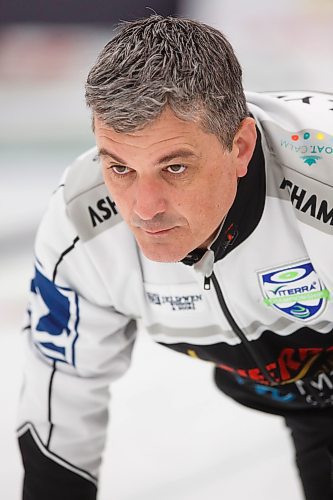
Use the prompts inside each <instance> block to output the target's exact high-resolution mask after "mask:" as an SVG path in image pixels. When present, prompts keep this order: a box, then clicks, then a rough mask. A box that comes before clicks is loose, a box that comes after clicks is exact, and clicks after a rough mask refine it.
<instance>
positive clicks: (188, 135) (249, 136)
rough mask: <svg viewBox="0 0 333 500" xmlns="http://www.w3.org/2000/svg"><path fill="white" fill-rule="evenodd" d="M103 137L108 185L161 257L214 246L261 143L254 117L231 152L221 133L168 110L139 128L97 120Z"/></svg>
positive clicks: (150, 250)
mask: <svg viewBox="0 0 333 500" xmlns="http://www.w3.org/2000/svg"><path fill="white" fill-rule="evenodd" d="M95 134H96V142H97V146H98V149H99V155H100V159H101V162H102V168H103V176H104V180H105V184H106V186H107V188H108V190H109V191H110V193H111V196H112V198H113V199H114V201H115V202H116V205H117V208H118V209H119V211H120V213H121V215H122V217H123V218H124V220H125V222H126V223H127V224H128V226H129V228H130V229H131V231H132V232H133V234H134V236H135V238H136V241H137V243H138V245H139V247H140V248H141V250H142V252H143V253H144V255H145V256H146V257H147V258H148V259H151V260H154V261H159V262H176V261H179V260H181V259H183V258H184V257H185V256H186V255H187V254H188V253H189V252H190V251H192V250H193V249H195V248H197V247H204V248H205V247H206V246H207V245H209V243H211V241H212V240H213V238H214V236H215V234H216V231H217V229H218V227H219V225H220V224H221V221H222V220H223V218H224V216H225V215H226V214H227V212H228V210H229V208H230V207H231V205H232V203H233V201H234V198H235V194H236V188H237V179H238V177H242V176H243V175H245V174H246V170H247V165H248V162H249V160H250V158H251V156H252V152H253V147H254V144H255V126H254V122H253V120H252V119H251V118H246V119H245V120H244V121H243V122H242V125H241V127H240V129H239V131H238V133H237V134H236V137H235V140H234V145H233V149H232V151H227V150H226V149H225V148H224V147H223V146H222V144H221V142H220V141H219V140H218V138H217V137H216V136H215V135H214V134H211V133H208V132H205V131H203V129H202V128H201V127H200V125H199V124H198V123H195V122H193V121H183V120H180V119H179V118H177V117H176V115H175V114H174V113H173V112H172V111H171V110H170V109H168V108H167V109H165V110H164V111H163V113H162V114H161V116H160V117H159V118H158V119H157V120H155V121H154V122H152V123H150V124H149V125H147V126H145V127H144V128H143V129H141V130H138V131H134V132H131V133H117V132H115V131H114V130H113V129H112V128H109V127H107V126H106V125H105V124H104V123H103V122H102V121H100V120H99V119H98V118H95Z"/></svg>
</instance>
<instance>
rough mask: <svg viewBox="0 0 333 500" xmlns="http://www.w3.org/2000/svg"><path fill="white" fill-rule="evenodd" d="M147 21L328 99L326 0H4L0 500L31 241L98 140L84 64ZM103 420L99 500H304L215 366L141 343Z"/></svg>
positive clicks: (11, 454)
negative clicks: (196, 27) (226, 45)
mask: <svg viewBox="0 0 333 500" xmlns="http://www.w3.org/2000/svg"><path fill="white" fill-rule="evenodd" d="M152 11H153V12H157V13H160V14H166V15H168V14H171V15H183V16H188V17H192V18H195V19H198V20H202V21H204V22H206V23H208V24H211V25H213V26H215V27H217V28H219V29H221V30H222V31H223V32H224V33H225V34H226V35H227V37H228V38H229V40H230V42H231V43H232V45H233V46H234V48H235V50H236V54H237V55H238V58H239V60H240V62H241V64H242V66H243V70H244V86H245V88H246V89H248V90H259V91H260V90H279V89H309V90H322V91H328V92H332V90H333V61H332V46H333V30H332V21H333V2H332V1H331V0H317V1H316V2H314V1H313V0H280V1H279V2H267V0H252V1H251V2H248V1H247V0H206V1H205V2H202V1H200V0H182V1H181V0H178V1H177V0H145V1H141V0H140V1H139V0H122V1H121V2H116V1H113V0H95V1H94V2H91V1H87V0H66V1H65V0H57V1H56V2H51V1H44V2H40V1H39V0H29V2H25V1H24V0H16V1H12V2H9V1H6V0H0V110H1V112H0V116H1V120H0V206H1V212H0V214H1V216H0V328H1V336H0V342H1V344H0V348H1V352H2V356H1V364H0V370H1V371H0V398H1V403H2V406H1V408H2V411H1V426H0V442H1V445H2V446H1V452H0V453H1V457H0V461H1V464H2V467H1V468H0V497H1V498H5V499H6V500H19V498H20V489H21V475H22V469H21V465H20V460H19V455H18V450H17V446H16V441H15V436H14V431H15V425H16V404H17V398H18V393H19V388H20V383H21V367H22V363H23V361H22V353H21V346H20V333H19V332H20V325H21V321H22V316H23V313H24V309H25V303H26V300H27V290H28V284H29V278H30V273H31V266H32V262H33V239H34V233H35V231H36V228H37V225H38V222H39V220H40V218H41V216H42V214H43V212H44V210H45V207H46V205H47V200H48V198H49V196H50V194H51V193H52V190H53V189H54V188H55V186H56V185H57V182H58V179H59V177H60V175H61V172H62V171H63V169H64V168H65V166H66V165H67V164H68V163H69V162H71V161H72V160H73V159H74V158H75V157H76V156H77V155H78V154H80V153H82V152H83V151H84V150H86V149H88V148H89V147H91V146H92V145H93V144H94V138H93V135H92V133H91V131H90V116H89V113H88V111H87V110H86V107H85V103H84V81H85V78H86V75H87V72H88V70H89V68H90V66H91V65H92V64H93V63H94V61H95V59H96V57H97V54H98V52H99V51H100V50H101V49H102V47H103V45H104V44H105V43H106V42H107V41H108V40H109V39H110V38H111V37H112V33H113V28H114V25H115V24H116V23H117V22H119V20H129V19H134V18H137V17H143V16H147V15H149V14H150V13H151V12H152ZM148 358H149V359H151V363H150V364H147V361H146V360H147V359H148ZM143 360H145V361H143ZM170 366H172V371H171V369H170ZM152 373H153V374H154V376H153V377H152V375H151V374H152ZM133 415H135V417H134V418H133ZM112 417H113V423H112V426H111V433H110V434H111V437H110V442H109V443H108V447H107V451H106V454H105V461H104V466H103V471H102V485H101V492H100V500H111V499H112V498H113V499H117V500H125V499H126V500H139V499H140V500H141V499H145V500H150V499H154V500H156V498H159V500H164V499H165V500H166V499H171V498H172V500H178V499H179V500H187V499H191V500H199V499H200V500H201V499H202V498H204V497H205V498H209V499H210V500H217V499H220V498H221V497H222V495H223V497H224V498H233V499H234V500H237V499H240V498H246V499H247V500H252V499H254V498H255V499H256V500H264V499H266V498H267V497H268V496H269V498H270V499H271V500H278V499H279V500H280V499H281V498H285V499H286V500H289V499H292V500H298V499H300V498H301V497H300V493H299V486H298V482H297V479H296V475H295V471H294V469H293V464H292V452H291V449H290V447H289V443H288V436H287V434H286V431H285V429H284V428H283V426H282V423H281V422H280V420H279V419H278V418H276V417H269V416H266V415H261V414H259V413H256V412H253V411H248V410H246V409H244V408H241V407H239V406H238V405H236V404H234V403H233V402H231V401H229V400H227V399H226V398H224V397H222V396H221V395H220V394H218V393H217V391H216V390H215V388H214V387H213V385H212V383H211V370H210V367H208V366H206V365H205V364H203V363H201V364H200V363H196V362H195V361H193V360H190V359H187V358H186V357H185V356H180V355H179V356H178V355H177V354H175V353H169V352H168V351H167V350H163V349H161V348H158V347H157V346H154V345H152V344H151V343H150V342H149V340H148V339H147V338H145V336H144V335H143V336H142V339H141V340H140V341H139V342H138V346H137V349H136V351H135V356H134V362H133V366H132V368H131V369H130V371H129V374H128V375H127V376H125V377H124V378H123V379H122V380H121V381H120V382H119V383H118V384H116V385H115V388H114V407H113V410H112ZM230 429H232V432H230ZM281 477H282V478H283V480H282V481H281ZM129 479H130V480H129Z"/></svg>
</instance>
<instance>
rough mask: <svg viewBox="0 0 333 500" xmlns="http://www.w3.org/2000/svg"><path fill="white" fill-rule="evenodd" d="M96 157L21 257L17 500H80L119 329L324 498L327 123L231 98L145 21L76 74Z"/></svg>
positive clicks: (328, 361) (330, 253) (73, 175)
mask: <svg viewBox="0 0 333 500" xmlns="http://www.w3.org/2000/svg"><path fill="white" fill-rule="evenodd" d="M86 99H87V103H88V106H89V107H90V108H91V110H92V116H93V127H94V131H95V135H96V142H97V149H93V150H91V151H88V153H86V154H84V155H82V156H81V157H80V158H78V160H77V161H76V162H75V163H74V164H73V165H71V166H70V167H69V169H68V170H67V171H66V173H65V175H64V178H63V181H62V183H61V184H60V186H59V188H58V190H57V191H56V192H55V194H54V195H53V197H52V199H51V202H50V206H49V209H48V211H47V214H46V215H45V217H44V219H43V221H42V223H41V226H40V229H39V232H38V236H37V241H36V274H35V277H34V279H33V281H32V286H31V301H30V308H29V317H30V321H29V325H28V326H27V328H26V330H27V332H28V333H27V337H26V340H27V346H28V354H27V369H26V376H25V386H24V391H23V394H22V403H21V413H20V418H21V425H20V429H19V437H20V446H21V450H22V455H23V461H24V465H25V469H26V475H25V481H24V494H23V498H24V500H32V499H33V500H41V499H43V500H44V499H45V498H48V499H49V500H53V499H58V498H62V499H63V500H67V499H70V500H75V499H77V500H78V499H80V500H91V499H95V498H96V491H97V475H98V468H99V465H100V457H101V452H102V449H103V446H104V441H105V433H106V425H107V404H108V386H109V383H110V381H112V380H114V379H116V378H117V377H119V376H120V375H121V374H122V373H123V372H124V371H125V370H126V368H127V367H128V364H129V362H130V355H131V350H132V347H133V343H134V340H135V330H136V320H137V319H139V318H140V319H141V321H142V323H143V325H144V327H145V328H146V329H147V331H148V332H149V333H150V334H151V336H152V337H153V338H154V339H155V340H156V341H157V342H159V343H160V344H163V345H165V346H167V347H170V348H172V349H175V350H177V351H180V352H183V353H185V354H188V355H191V356H196V357H198V358H202V359H203V360H207V361H210V362H213V363H214V364H215V366H216V369H215V380H216V383H217V385H218V387H219V388H220V389H221V390H222V391H223V392H224V393H226V394H228V395H229V396H231V397H232V398H234V399H236V400H237V401H239V402H240V403H242V404H244V405H247V406H249V407H253V408H256V409H259V410H262V411H265V412H270V413H275V414H279V415H282V416H283V417H284V418H285V419H286V422H287V425H288V426H289V427H290V428H291V430H292V434H293V439H294V442H295V447H296V457H297V464H298V467H299V470H300V476H301V479H302V484H303V487H304V491H305V498H306V499H307V500H319V499H320V500H328V499H332V498H333V493H332V485H331V483H330V481H331V479H330V477H331V472H332V459H331V455H330V447H331V445H332V444H333V425H332V423H333V409H332V402H333V380H332V378H331V370H332V364H333V357H332V351H333V343H332V338H333V307H332V302H331V294H332V287H333V272H332V270H333V238H332V233H333V202H332V178H333V169H332V167H333V164H332V158H333V138H332V136H333V120H332V117H333V114H332V110H333V104H332V98H331V97H330V96H327V95H325V94H321V95H320V94H314V93H311V92H310V93H304V92H299V93H297V92H291V93H281V94H271V95H262V94H248V96H247V103H246V101H245V97H244V93H243V89H242V83H241V68H240V66H239V63H238V61H237V59H236V58H235V55H234V53H233V50H232V48H231V46H230V45H229V43H228V42H227V41H226V40H225V38H224V37H223V35H222V34H221V33H219V32H218V31H216V30H215V29H213V28H211V27H208V26H206V25H204V24H201V23H198V22H194V21H190V20H185V19H173V18H163V17H160V16H155V15H154V16H152V17H150V18H147V19H143V20H140V21H135V22H131V23H127V24H124V25H123V26H122V27H121V29H120V31H119V33H118V34H117V35H116V36H115V37H114V39H113V40H111V41H110V42H109V43H108V44H107V45H106V47H105V48H104V50H103V51H102V53H101V54H100V56H99V59H98V61H97V62H96V64H95V65H94V67H93V68H92V70H91V71H90V73H89V76H88V80H87V86H86Z"/></svg>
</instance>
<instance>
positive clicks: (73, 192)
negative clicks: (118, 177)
mask: <svg viewBox="0 0 333 500" xmlns="http://www.w3.org/2000/svg"><path fill="white" fill-rule="evenodd" d="M64 200H65V203H66V211H67V215H68V216H69V218H70V219H71V221H72V223H73V224H74V225H75V227H76V229H77V231H78V234H79V236H80V238H81V240H82V241H88V240H90V239H92V238H94V237H95V236H97V235H98V234H99V233H101V232H103V231H105V230H107V229H109V228H110V227H112V226H114V225H116V224H118V223H120V222H121V221H122V218H121V216H120V214H119V213H118V210H117V207H116V204H115V202H114V201H113V200H112V198H111V196H110V194H109V192H108V190H107V188H106V186H105V183H104V180H103V176H102V172H101V167H100V163H99V160H98V157H97V149H96V147H94V148H91V149H90V150H88V151H86V152H85V153H83V154H82V155H80V156H79V157H78V158H77V159H76V160H75V161H74V162H73V163H72V164H71V165H70V166H69V167H68V169H67V171H66V175H65V178H64Z"/></svg>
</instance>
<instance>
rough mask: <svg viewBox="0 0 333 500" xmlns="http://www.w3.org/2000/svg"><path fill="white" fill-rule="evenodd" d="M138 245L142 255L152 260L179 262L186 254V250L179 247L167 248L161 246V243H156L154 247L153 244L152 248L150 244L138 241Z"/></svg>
mask: <svg viewBox="0 0 333 500" xmlns="http://www.w3.org/2000/svg"><path fill="white" fill-rule="evenodd" d="M138 245H139V247H140V250H141V252H142V253H143V255H144V256H145V257H146V258H147V259H149V260H152V261H154V262H164V263H170V264H171V263H175V262H179V261H180V260H182V259H183V258H184V257H186V255H187V254H188V252H187V251H186V250H185V251H182V250H181V249H179V250H178V251H177V250H176V249H175V248H169V249H168V248H162V245H161V246H158V245H156V247H155V245H154V247H153V248H151V247H150V246H146V245H141V244H140V242H138Z"/></svg>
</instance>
